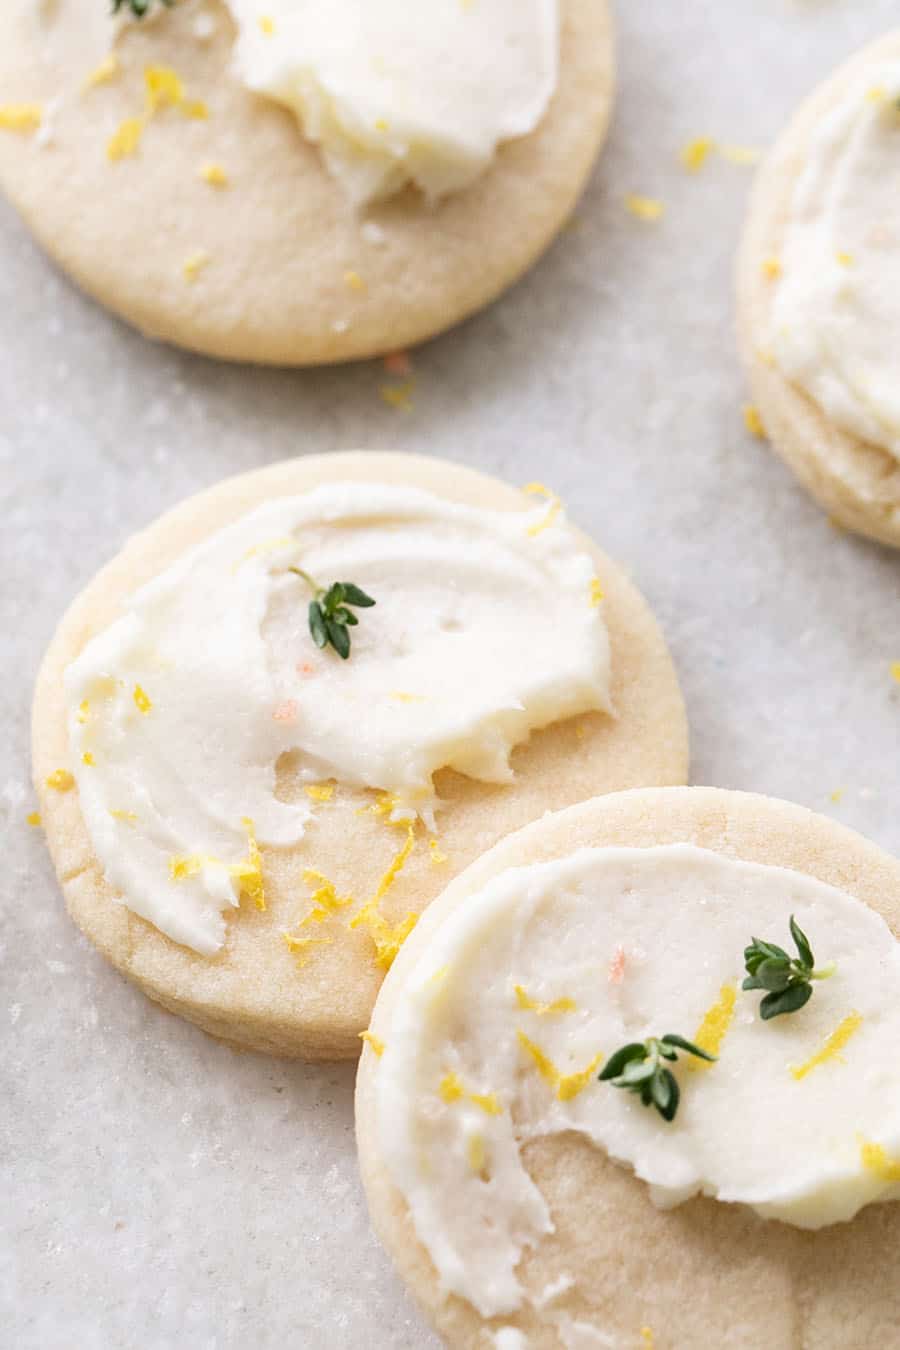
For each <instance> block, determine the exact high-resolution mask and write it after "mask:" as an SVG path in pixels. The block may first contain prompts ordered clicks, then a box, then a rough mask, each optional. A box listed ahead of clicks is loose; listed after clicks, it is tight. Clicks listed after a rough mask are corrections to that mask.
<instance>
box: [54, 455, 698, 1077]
mask: <svg viewBox="0 0 900 1350" xmlns="http://www.w3.org/2000/svg"><path fill="white" fill-rule="evenodd" d="M533 487H534V488H536V485H533ZM334 583H346V585H345V587H344V590H343V594H342V595H341V594H340V593H335V591H334V589H333V586H334ZM372 601H374V604H372V603H370V602H372ZM318 644H324V645H318ZM34 771H35V782H36V785H37V788H38V791H39V793H40V797H41V811H42V815H43V819H44V822H45V825H46V830H47V837H48V840H49V844H50V848H51V851H52V854H53V858H54V861H55V864H56V868H57V871H58V873H59V876H60V878H61V881H62V884H63V889H64V892H65V897H66V902H67V905H68V907H69V910H70V912H71V914H72V916H73V917H74V919H75V921H76V922H77V923H78V924H79V925H80V926H81V927H82V928H83V929H84V931H85V932H86V933H87V934H88V936H89V937H90V938H91V939H92V940H93V941H94V942H95V943H96V944H97V946H98V947H99V948H100V949H101V950H102V951H103V952H104V953H105V954H106V955H107V956H108V957H109V958H110V960H112V961H113V963H114V964H115V965H116V966H118V967H119V969H120V970H122V971H123V972H124V973H125V974H127V975H128V976H129V977H130V978H132V979H133V980H135V981H136V982H137V983H138V984H139V985H141V987H142V988H143V989H144V990H145V991H146V992H147V993H148V994H149V995H150V996H151V997H152V998H155V999H157V1000H158V1001H159V1002H160V1003H162V1004H164V1005H165V1006H166V1007H167V1008H170V1009H171V1010H172V1011H174V1012H178V1013H181V1014H182V1015H183V1016H185V1017H187V1018H189V1019H191V1020H192V1021H194V1022H196V1023H198V1024H199V1025H200V1026H202V1027H203V1028H204V1029H205V1030H207V1031H210V1032H212V1033H213V1034H215V1035H218V1036H222V1037H224V1038H227V1039H228V1040H231V1041H234V1042H239V1043H241V1044H244V1045H248V1046H252V1047H254V1048H255V1049H260V1050H268V1051H272V1052H273V1053H279V1054H287V1055H298V1056H305V1057H309V1058H328V1057H334V1058H339V1057H346V1056H351V1055H355V1054H356V1053H357V1052H358V1050H359V1040H358V1036H359V1033H360V1032H361V1031H363V1030H364V1028H365V1027H366V1025H367V1023H368V1019H369V1015H370V1012H371V1009H372V1005H373V1003H374V1000H375V995H376V993H377V991H378V987H379V985H380V983H381V980H382V978H383V975H384V972H385V970H386V969H387V968H388V967H389V966H390V964H391V961H392V960H393V958H394V956H395V955H396V953H397V951H398V950H399V948H400V946H401V944H402V942H403V940H404V939H405V938H406V937H407V935H408V934H409V932H410V931H411V929H412V928H413V926H414V924H415V923H416V921H417V917H418V915H419V914H420V913H421V911H422V910H423V909H424V908H425V907H426V906H427V905H428V903H429V902H430V900H431V899H432V898H433V897H434V896H435V895H437V894H438V893H439V892H440V891H441V890H442V889H443V888H444V886H445V885H446V884H447V882H448V881H449V880H450V879H451V878H452V877H453V876H455V875H456V874H457V873H458V872H459V871H461V870H462V869H463V868H464V867H466V866H468V864H469V863H470V862H472V861H473V859H474V858H476V857H477V856H478V855H479V854H480V853H482V852H483V851H484V850H485V849H486V848H489V847H490V846H491V845H492V844H494V843H496V841H497V840H498V839H499V838H501V837H502V836H503V835H505V834H507V833H509V831H510V830H514V829H517V828H518V827H519V826H521V825H523V824H525V823H526V822H528V821H530V820H533V819H535V818H536V817H537V816H540V815H541V814H542V813H543V812H545V811H547V810H549V809H553V808H556V807H559V806H563V805H568V804H570V803H572V802H575V801H579V800H582V799H584V798H585V797H589V796H592V795H594V794H595V793H597V792H604V791H612V790H615V789H617V788H621V787H625V786H634V785H637V784H646V783H678V782H683V781H684V780H685V776H686V772H687V729H686V722H685V716H684V708H683V704H682V699H681V695H680V692H679V688H678V683H677V680H676V677H675V674H674V671H673V669H672V664H671V661H670V659H669V656H668V653H667V651H666V648H665V644H664V642H663V639H662V637H661V635H660V633H659V630H658V629H657V627H656V624H655V622H654V620H653V618H652V616H651V615H650V613H649V611H648V610H647V607H646V605H645V604H644V602H643V601H642V600H641V598H640V597H639V596H638V595H637V593H636V592H635V590H634V588H633V587H632V586H631V584H630V583H629V582H628V581H627V580H626V579H625V577H624V576H623V575H622V573H621V572H620V571H619V570H618V569H617V568H616V567H615V566H614V565H613V564H612V563H610V562H609V560H608V559H606V558H605V557H604V556H603V554H601V553H600V552H598V550H597V549H596V548H595V547H594V546H593V544H591V543H590V541H589V540H587V539H586V538H585V537H584V536H583V535H580V534H579V533H578V532H577V531H576V530H574V529H573V528H572V527H571V526H570V525H569V524H568V523H567V521H566V517H565V514H564V512H563V510H562V507H561V505H560V503H559V501H558V500H557V499H555V498H553V497H552V496H548V495H547V493H546V490H545V489H540V490H536V491H531V492H525V493H523V492H521V491H519V490H517V489H514V488H511V487H508V486H506V485H504V484H502V483H499V482H497V481H496V480H494V479H490V478H486V477H484V476H483V475H481V474H478V473H474V472H472V471H471V470H468V469H465V468H463V467H461V466H459V465H456V464H450V463H447V462H442V461H438V460H429V459H425V458H420V457H418V456H409V455H391V454H379V453H360V454H343V455H327V456H323V457H310V458H307V459H302V460H295V461H289V462H286V463H283V464H280V465H276V466H275V467H273V468H270V469H264V470H261V471H260V472H257V473H252V474H248V475H246V476H242V477H239V478H236V479H231V480H228V481H226V482H225V483H223V484H221V485H220V486H219V487H217V488H215V489H213V490H212V491H209V492H206V493H203V494H202V495H201V496H199V497H196V498H193V499H191V500H189V501H187V502H186V503H184V504H183V505H182V506H180V507H179V508H177V509H176V510H175V511H173V512H171V513H169V514H168V515H166V516H164V517H163V518H162V519H161V520H160V521H158V522H157V523H156V524H154V525H153V526H151V527H150V529H148V530H146V531H145V532H144V533H143V534H141V535H138V536H137V537H136V538H135V539H133V540H132V541H131V542H130V543H129V544H128V545H127V547H126V548H125V549H124V551H123V552H122V553H121V554H120V556H119V557H118V558H116V559H115V560H114V561H113V562H112V563H110V564H109V566H107V567H106V568H104V570H103V571H102V572H101V573H100V574H99V576H98V577H97V578H96V579H95V581H93V582H92V584H91V585H90V586H89V587H88V588H87V590H86V591H85V592H84V593H83V595H82V596H81V597H80V598H79V599H78V600H77V601H76V602H75V604H74V605H73V606H72V608H71V610H70V611H69V613H68V615H67V616H66V618H65V619H64V620H63V622H62V625H61V627H60V629H59V631H58V633H57V636H56V638H55V639H54V641H53V643H52V645H51V648H50V650H49V652H48V654H47V657H46V659H45V662H44V665H43V668H42V671H41V674H40V677H39V680H38V687H37V693H36V698H35V707H34Z"/></svg>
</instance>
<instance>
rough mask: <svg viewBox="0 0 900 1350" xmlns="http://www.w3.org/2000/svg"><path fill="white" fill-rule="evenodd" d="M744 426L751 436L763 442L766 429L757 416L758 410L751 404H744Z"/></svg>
mask: <svg viewBox="0 0 900 1350" xmlns="http://www.w3.org/2000/svg"><path fill="white" fill-rule="evenodd" d="M743 411H744V426H745V427H746V428H747V430H748V431H749V432H750V435H751V436H757V437H758V438H759V439H760V440H765V438H766V429H765V427H764V426H763V422H762V418H761V417H760V415H759V409H758V408H755V407H754V406H753V404H752V403H745V404H744V409H743Z"/></svg>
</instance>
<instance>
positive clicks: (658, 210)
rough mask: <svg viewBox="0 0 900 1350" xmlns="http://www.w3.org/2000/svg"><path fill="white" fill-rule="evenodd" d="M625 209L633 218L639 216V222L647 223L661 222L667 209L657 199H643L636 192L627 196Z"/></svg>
mask: <svg viewBox="0 0 900 1350" xmlns="http://www.w3.org/2000/svg"><path fill="white" fill-rule="evenodd" d="M625 207H626V210H628V211H630V212H631V214H632V215H633V216H637V218H638V220H646V221H653V220H659V218H660V216H661V215H662V214H663V212H664V211H665V209H666V208H665V206H664V205H663V204H662V202H660V201H657V200H656V198H655V197H641V196H639V194H638V193H636V192H629V193H628V194H627V196H626V197H625Z"/></svg>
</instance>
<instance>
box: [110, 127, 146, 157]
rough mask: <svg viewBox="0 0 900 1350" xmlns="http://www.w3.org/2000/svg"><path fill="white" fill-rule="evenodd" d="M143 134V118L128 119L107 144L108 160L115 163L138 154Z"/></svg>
mask: <svg viewBox="0 0 900 1350" xmlns="http://www.w3.org/2000/svg"><path fill="white" fill-rule="evenodd" d="M143 133H144V122H143V118H140V117H126V118H125V121H124V122H120V123H119V126H118V128H117V129H116V130H115V131H114V132H113V134H112V136H110V138H109V140H108V141H107V143H106V158H107V159H110V160H113V161H115V160H117V159H125V158H126V156H128V155H135V154H137V151H138V146H139V145H140V143H141V136H142V135H143Z"/></svg>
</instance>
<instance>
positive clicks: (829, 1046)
mask: <svg viewBox="0 0 900 1350" xmlns="http://www.w3.org/2000/svg"><path fill="white" fill-rule="evenodd" d="M862 1020H863V1019H862V1018H861V1017H860V1015H859V1013H855V1012H854V1013H850V1015H849V1016H848V1017H845V1018H844V1020H843V1022H841V1024H840V1026H839V1027H837V1028H836V1029H835V1030H834V1031H833V1032H832V1033H831V1035H830V1036H829V1037H828V1039H827V1040H826V1042H825V1044H824V1045H823V1046H822V1049H821V1050H817V1051H816V1053H815V1054H814V1055H813V1056H812V1057H811V1058H810V1059H808V1060H807V1061H806V1063H805V1064H799V1065H797V1066H796V1067H795V1066H794V1065H793V1064H792V1065H791V1076H792V1077H793V1078H796V1079H797V1081H798V1082H799V1081H800V1079H801V1078H805V1077H806V1075H807V1074H808V1073H812V1071H813V1069H817V1068H818V1067H819V1065H820V1064H827V1062H828V1061H829V1060H830V1059H837V1060H840V1062H841V1063H843V1062H844V1061H843V1058H842V1056H841V1051H842V1050H843V1048H844V1046H845V1045H846V1044H847V1042H848V1041H849V1039H850V1037H851V1036H852V1035H854V1033H855V1032H857V1031H858V1030H859V1028H860V1027H861V1026H862Z"/></svg>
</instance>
